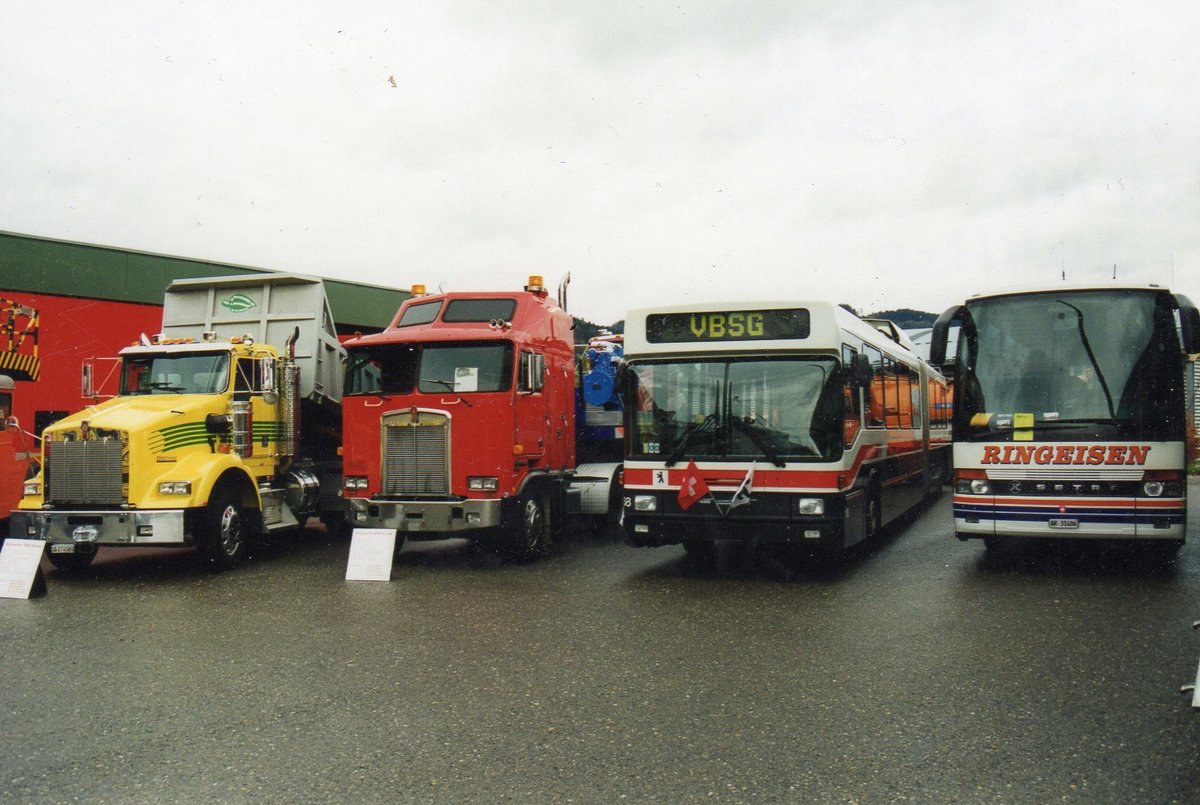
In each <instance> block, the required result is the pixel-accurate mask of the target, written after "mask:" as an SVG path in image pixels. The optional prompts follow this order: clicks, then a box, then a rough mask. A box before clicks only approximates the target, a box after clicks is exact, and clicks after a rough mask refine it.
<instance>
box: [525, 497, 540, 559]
mask: <svg viewBox="0 0 1200 805" xmlns="http://www.w3.org/2000/svg"><path fill="white" fill-rule="evenodd" d="M525 541H526V543H527V544H528V545H529V547H531V548H536V547H537V546H538V544H539V543H540V542H541V541H542V509H541V507H540V506H538V504H537V501H536V500H531V501H528V502H527V503H526V504H525Z"/></svg>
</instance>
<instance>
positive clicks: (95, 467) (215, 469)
mask: <svg viewBox="0 0 1200 805" xmlns="http://www.w3.org/2000/svg"><path fill="white" fill-rule="evenodd" d="M344 358H345V351H344V350H343V349H342V346H341V344H340V343H339V341H338V338H337V333H336V330H335V329H334V323H333V318H332V316H331V314H330V309H329V303H328V300H327V299H326V297H325V289H324V284H323V283H322V282H321V280H319V279H316V278H313V277H304V276H300V275H293V274H271V275H255V276H237V277H217V278H204V279H193V280H177V281H175V282H174V283H172V284H171V286H170V287H169V288H168V289H167V292H166V296H165V298H164V303H163V326H162V332H161V333H159V334H157V335H155V336H154V337H152V338H147V337H145V336H143V337H142V339H141V340H140V342H139V343H138V344H135V345H132V346H129V347H127V348H125V349H123V350H121V352H120V355H119V363H118V369H117V370H118V371H119V375H120V390H119V393H118V394H117V396H116V397H113V398H111V399H107V400H105V401H103V402H98V403H97V404H96V405H93V406H91V407H89V408H86V409H84V410H83V411H81V412H80V413H78V414H75V415H74V416H71V417H68V418H66V419H63V420H60V421H59V422H56V423H55V424H54V425H52V426H51V427H49V428H47V429H46V430H45V432H44V433H43V434H42V471H41V473H40V474H39V475H38V476H37V477H35V478H33V479H31V480H29V481H27V482H26V483H25V488H24V497H23V498H22V499H21V502H20V504H19V506H18V508H17V510H15V511H14V512H12V515H11V518H10V522H11V527H10V535H11V536H14V537H22V538H26V539H42V540H45V541H47V542H48V543H49V546H48V547H49V558H50V561H51V562H52V563H53V564H54V565H55V566H56V567H59V568H63V569H77V568H81V567H84V566H86V565H88V564H89V563H90V562H91V561H92V559H93V558H94V557H95V555H96V550H97V549H98V548H99V547H101V546H113V547H123V546H138V545H154V546H172V547H180V546H195V547H196V549H197V551H198V553H199V555H200V556H201V557H202V558H203V559H204V560H205V561H206V562H207V563H208V564H209V565H211V566H213V567H214V568H228V567H232V566H234V565H237V564H238V563H239V562H241V561H242V559H243V558H244V557H245V554H246V551H247V547H248V545H249V544H250V543H252V542H253V541H254V540H255V539H256V538H257V537H258V536H260V535H262V534H264V533H271V532H280V531H286V530H289V529H295V528H297V527H299V526H301V525H303V524H304V522H305V521H306V520H307V519H308V518H309V517H312V516H320V517H321V518H322V520H324V521H326V522H327V523H328V524H330V525H337V524H338V523H339V522H340V520H341V519H342V517H343V516H344V514H343V511H344V510H343V504H342V501H341V499H340V497H339V490H340V487H341V459H340V456H339V453H340V450H339V448H340V444H341V399H342V378H343V363H344ZM96 380H97V378H96V376H95V373H94V371H93V367H91V366H85V367H84V371H83V385H84V396H86V397H94V388H93V387H94V385H95V381H96Z"/></svg>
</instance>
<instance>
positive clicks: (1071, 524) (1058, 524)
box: [1050, 517, 1079, 528]
mask: <svg viewBox="0 0 1200 805" xmlns="http://www.w3.org/2000/svg"><path fill="white" fill-rule="evenodd" d="M1050 527H1051V528H1079V520H1077V519H1076V518H1074V517H1055V518H1053V519H1052V520H1050Z"/></svg>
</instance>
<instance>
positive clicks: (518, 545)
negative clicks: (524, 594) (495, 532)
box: [505, 494, 551, 562]
mask: <svg viewBox="0 0 1200 805" xmlns="http://www.w3.org/2000/svg"><path fill="white" fill-rule="evenodd" d="M517 516H518V517H519V518H520V519H519V520H517V519H516V518H514V522H511V523H509V525H508V527H507V528H506V530H507V532H508V533H507V534H506V535H505V536H506V538H507V540H508V550H507V551H506V553H507V554H508V556H509V557H510V558H512V559H516V560H517V561H520V562H532V561H534V560H536V559H540V558H541V557H543V556H545V555H546V554H547V553H548V552H549V551H550V534H551V530H550V529H551V523H550V499H549V496H547V495H539V494H531V495H529V496H528V497H524V498H522V499H521V502H520V504H519V507H518V511H517Z"/></svg>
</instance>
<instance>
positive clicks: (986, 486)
mask: <svg viewBox="0 0 1200 805" xmlns="http://www.w3.org/2000/svg"><path fill="white" fill-rule="evenodd" d="M991 491H992V485H991V484H990V483H988V482H987V481H981V480H979V479H975V480H973V481H971V494H973V495H988V494H991Z"/></svg>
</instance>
